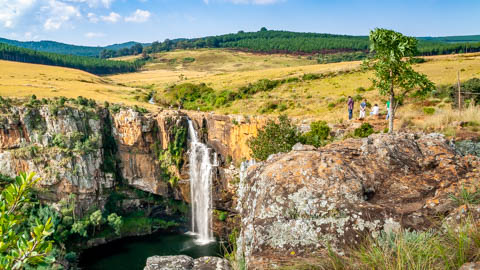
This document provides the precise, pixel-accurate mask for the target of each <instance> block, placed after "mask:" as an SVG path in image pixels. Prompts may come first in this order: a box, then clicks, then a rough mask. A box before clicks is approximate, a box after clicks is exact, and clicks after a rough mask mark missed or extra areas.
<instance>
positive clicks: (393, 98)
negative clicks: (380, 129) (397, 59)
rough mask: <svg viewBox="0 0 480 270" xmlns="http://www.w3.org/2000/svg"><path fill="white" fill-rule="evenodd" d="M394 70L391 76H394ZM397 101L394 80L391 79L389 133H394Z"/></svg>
mask: <svg viewBox="0 0 480 270" xmlns="http://www.w3.org/2000/svg"><path fill="white" fill-rule="evenodd" d="M392 75H393V74H392V71H390V77H392ZM394 101H395V93H394V92H393V80H392V81H391V84H390V106H389V107H388V115H389V117H388V133H390V134H392V133H393V118H394V117H395V115H394V113H395V110H393V106H394V104H393V102H394Z"/></svg>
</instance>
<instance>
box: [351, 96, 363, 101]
mask: <svg viewBox="0 0 480 270" xmlns="http://www.w3.org/2000/svg"><path fill="white" fill-rule="evenodd" d="M362 99H363V97H362V96H361V95H355V96H353V100H355V101H361V100H362Z"/></svg>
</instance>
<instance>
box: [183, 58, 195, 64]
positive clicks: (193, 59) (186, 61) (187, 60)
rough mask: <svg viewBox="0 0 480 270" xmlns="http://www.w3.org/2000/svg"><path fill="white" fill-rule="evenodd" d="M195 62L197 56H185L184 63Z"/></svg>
mask: <svg viewBox="0 0 480 270" xmlns="http://www.w3.org/2000/svg"><path fill="white" fill-rule="evenodd" d="M193 62H195V58H193V57H185V58H183V63H193Z"/></svg>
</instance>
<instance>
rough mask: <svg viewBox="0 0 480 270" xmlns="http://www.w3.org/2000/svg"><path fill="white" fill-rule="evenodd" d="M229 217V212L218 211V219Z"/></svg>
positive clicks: (223, 219)
mask: <svg viewBox="0 0 480 270" xmlns="http://www.w3.org/2000/svg"><path fill="white" fill-rule="evenodd" d="M227 217H228V213H227V212H225V211H218V220H220V221H225V220H226V219H227Z"/></svg>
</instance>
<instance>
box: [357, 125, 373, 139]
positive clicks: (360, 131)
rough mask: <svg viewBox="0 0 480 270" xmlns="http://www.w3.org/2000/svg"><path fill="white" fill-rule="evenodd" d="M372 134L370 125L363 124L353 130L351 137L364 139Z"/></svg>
mask: <svg viewBox="0 0 480 270" xmlns="http://www.w3.org/2000/svg"><path fill="white" fill-rule="evenodd" d="M372 133H374V130H373V127H372V125H370V124H369V123H363V124H362V125H361V126H360V127H359V128H357V129H355V131H354V132H353V135H354V136H355V137H360V138H366V137H368V136H370V135H371V134H372Z"/></svg>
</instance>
